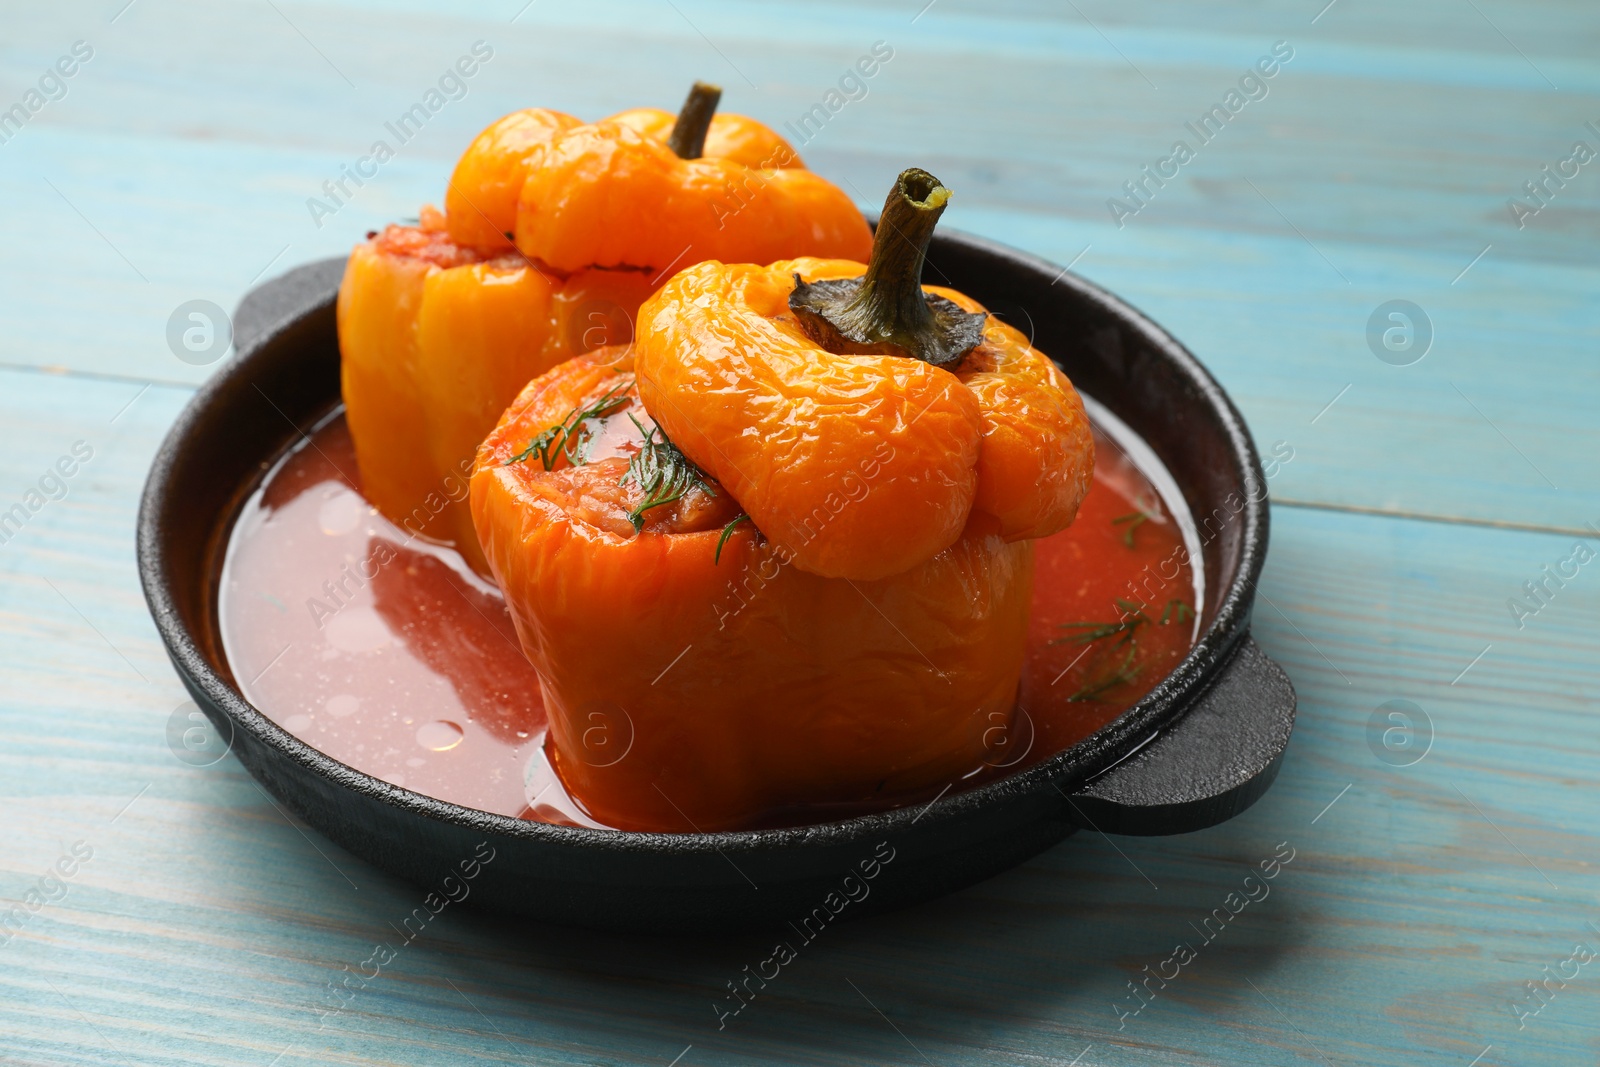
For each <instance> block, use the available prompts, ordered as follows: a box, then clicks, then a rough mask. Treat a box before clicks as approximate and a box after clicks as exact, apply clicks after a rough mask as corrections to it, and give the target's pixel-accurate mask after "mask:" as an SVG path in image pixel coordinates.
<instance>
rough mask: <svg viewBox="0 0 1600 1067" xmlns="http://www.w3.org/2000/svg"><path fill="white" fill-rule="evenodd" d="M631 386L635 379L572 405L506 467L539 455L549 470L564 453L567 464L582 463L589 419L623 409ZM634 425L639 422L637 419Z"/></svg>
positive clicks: (551, 469)
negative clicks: (578, 405)
mask: <svg viewBox="0 0 1600 1067" xmlns="http://www.w3.org/2000/svg"><path fill="white" fill-rule="evenodd" d="M631 388H633V379H632V378H629V379H627V380H626V381H624V382H620V383H619V384H617V385H614V386H612V387H611V388H610V389H607V390H606V391H605V392H604V393H603V394H601V396H600V399H598V400H596V401H594V402H593V403H592V404H588V405H585V406H584V407H581V408H573V409H572V410H571V411H570V412H568V413H567V417H566V418H564V419H562V420H561V421H560V422H558V423H556V424H555V425H554V426H552V427H550V428H549V429H548V430H546V431H544V432H543V433H541V434H540V435H539V436H538V437H535V438H534V439H533V440H532V441H529V442H528V447H527V448H525V449H523V450H522V451H521V452H518V453H517V454H516V455H514V456H512V457H511V458H510V459H508V460H506V466H508V467H509V466H510V465H511V464H513V463H522V462H524V461H525V460H528V459H531V458H532V457H534V456H538V457H539V462H540V463H542V464H544V469H545V470H547V471H553V470H555V469H556V464H557V463H559V462H560V461H561V457H562V456H565V457H566V458H567V462H568V463H573V464H576V463H578V462H580V456H579V450H580V448H581V446H582V445H583V444H584V443H585V442H586V441H587V439H588V437H587V435H586V434H584V433H583V431H584V430H585V429H586V424H587V423H588V421H589V420H590V419H600V418H604V417H605V416H607V415H610V414H612V413H613V412H615V411H616V410H617V409H619V408H621V407H622V406H623V405H624V404H626V403H627V402H628V397H627V392H628V390H629V389H631ZM629 417H630V418H631V417H632V416H629ZM634 425H635V426H637V425H639V424H638V422H637V421H635V422H634ZM641 432H642V431H641Z"/></svg>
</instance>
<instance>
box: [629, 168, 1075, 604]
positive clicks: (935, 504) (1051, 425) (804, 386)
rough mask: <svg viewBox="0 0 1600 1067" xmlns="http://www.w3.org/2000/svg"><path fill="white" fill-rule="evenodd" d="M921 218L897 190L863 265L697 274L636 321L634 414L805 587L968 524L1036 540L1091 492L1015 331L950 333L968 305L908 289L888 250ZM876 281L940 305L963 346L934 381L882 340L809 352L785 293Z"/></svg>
mask: <svg viewBox="0 0 1600 1067" xmlns="http://www.w3.org/2000/svg"><path fill="white" fill-rule="evenodd" d="M902 185H903V183H902ZM926 192H927V193H928V194H929V195H932V190H931V189H930V190H927V191H926ZM945 195H946V196H947V195H948V194H945ZM897 197H898V199H897ZM921 203H923V202H921V201H915V200H913V201H911V203H909V204H908V203H907V202H906V195H905V192H904V190H903V188H902V187H900V186H897V190H896V193H893V194H891V196H890V200H889V203H888V204H887V205H886V207H885V213H884V218H885V220H888V224H886V225H884V226H881V227H880V230H879V234H880V236H879V241H878V244H877V245H876V246H875V248H874V252H873V259H874V262H873V264H872V265H871V266H870V267H868V266H866V265H863V264H861V263H856V262H850V261H841V260H819V259H799V260H789V261H784V262H779V263H774V264H771V265H770V266H765V267H759V266H752V265H748V264H735V265H726V264H722V263H702V264H699V265H697V266H695V267H691V268H689V269H688V270H685V271H683V272H681V273H680V274H678V275H677V276H676V277H675V278H673V279H672V280H671V281H670V282H668V283H667V284H666V285H665V286H664V287H663V288H662V289H661V291H660V292H658V293H657V294H656V295H655V296H653V297H651V298H650V299H649V300H648V301H646V302H645V305H644V307H643V308H641V309H640V317H639V329H638V339H637V349H638V350H637V361H638V378H639V388H640V393H641V395H642V396H643V398H644V403H645V406H646V407H647V408H648V409H649V410H650V411H651V413H652V414H653V415H654V416H655V418H656V420H657V421H658V422H659V423H660V425H661V427H662V429H663V431H664V432H665V433H666V434H667V436H669V437H670V438H671V439H672V440H673V441H674V442H676V444H677V446H678V447H679V448H680V449H682V450H683V452H684V453H685V454H686V455H687V456H688V457H689V458H690V459H691V460H693V461H694V462H695V463H696V464H698V465H699V466H700V467H702V468H703V469H704V470H705V471H707V472H708V473H709V474H711V475H712V476H713V477H715V478H716V479H717V480H718V481H719V482H720V483H722V484H723V485H725V486H727V487H728V489H729V490H730V491H731V492H732V493H733V495H734V496H735V497H737V498H738V500H739V502H740V503H741V504H742V505H743V506H744V509H745V511H746V512H748V513H749V515H750V517H751V519H752V520H753V521H754V523H755V526H756V527H757V528H758V529H760V530H761V531H762V533H763V534H765V535H766V536H767V537H768V538H770V539H771V540H772V542H773V543H774V544H775V545H778V546H780V547H781V548H783V549H784V550H785V551H787V552H788V553H789V554H790V555H792V557H793V559H794V563H795V566H796V567H798V568H800V569H801V570H805V571H810V572H811V573H813V574H819V575H823V576H827V577H837V578H851V579H871V578H882V577H886V576H888V575H892V574H896V573H899V572H900V571H903V570H906V569H907V568H909V567H912V566H915V565H916V564H918V563H921V562H922V561H924V560H926V559H928V558H930V557H931V556H933V555H934V554H936V553H938V552H941V551H943V550H944V549H946V548H948V547H949V546H950V545H952V544H954V543H955V541H956V539H957V538H959V537H960V536H961V534H962V531H963V530H964V529H965V528H966V527H967V525H968V523H969V522H970V521H971V520H972V518H973V517H974V516H975V515H984V516H987V517H988V518H989V519H992V520H993V524H992V527H993V528H994V529H996V530H997V531H998V532H999V533H1000V534H1001V536H1003V537H1005V538H1006V539H1008V540H1023V539H1033V538H1039V537H1046V536H1048V535H1050V534H1052V533H1055V532H1057V531H1058V530H1062V529H1065V528H1066V527H1067V526H1068V525H1069V524H1070V523H1071V522H1072V519H1073V517H1074V516H1075V515H1076V514H1077V510H1078V505H1079V504H1080V503H1081V502H1082V500H1083V497H1084V495H1085V494H1086V493H1087V492H1088V489H1089V481H1090V478H1091V476H1092V474H1093V470H1094V444H1093V438H1092V436H1091V433H1090V428H1089V422H1088V418H1087V416H1086V415H1085V413H1084V409H1083V402H1082V400H1081V399H1080V398H1079V397H1078V395H1077V392H1076V391H1075V390H1074V389H1073V388H1072V385H1071V383H1069V382H1068V381H1067V379H1066V376H1065V375H1063V374H1062V373H1061V371H1060V370H1059V369H1058V368H1057V367H1056V365H1055V364H1054V363H1053V362H1052V361H1051V360H1050V358H1049V357H1048V356H1046V355H1044V354H1043V353H1042V352H1040V351H1038V350H1037V349H1035V348H1034V347H1033V346H1032V345H1030V344H1029V343H1028V340H1027V338H1026V337H1024V336H1023V335H1022V334H1021V333H1020V332H1018V331H1017V330H1016V329H1015V328H1014V327H1012V326H1010V325H1007V324H1006V323H1003V322H1001V321H999V320H998V319H995V318H993V317H992V316H983V317H979V318H962V316H963V315H967V316H976V315H977V313H981V312H982V310H983V308H982V306H981V305H979V304H978V302H977V301H975V300H972V299H971V298H969V297H967V296H965V295H964V294H962V293H959V292H956V291H954V290H950V289H943V288H939V287H936V286H926V287H923V286H921V285H920V282H919V280H918V277H917V276H920V272H921V259H922V253H921V251H920V250H919V249H916V248H913V247H911V246H910V245H909V244H908V243H907V242H906V241H905V240H903V238H906V237H914V235H915V227H916V225H917V221H918V220H917V216H916V215H915V212H916V211H917V210H918V207H917V206H916V205H920V204H921ZM942 206H943V200H942V199H940V200H939V204H938V210H942ZM907 212H911V213H912V215H911V217H910V218H907V217H906V216H907ZM933 218H934V219H936V218H937V210H936V211H934V212H933ZM923 221H924V222H925V224H926V226H927V232H931V228H932V219H924V220H923ZM896 257H898V258H896ZM874 272H875V273H876V275H877V278H878V280H879V282H880V290H882V289H884V288H889V287H890V286H888V285H887V282H888V280H889V279H888V278H887V276H888V275H891V274H895V273H897V272H898V274H900V275H907V274H908V273H909V280H907V278H906V277H900V278H899V279H898V280H899V281H901V282H904V283H905V286H904V287H910V286H915V289H914V295H915V296H916V298H918V299H923V298H925V296H933V297H937V298H943V300H944V301H946V302H948V305H947V306H948V309H949V312H950V314H951V315H952V316H954V317H955V318H957V319H958V320H960V321H957V322H956V323H955V329H956V330H957V331H958V332H960V333H962V334H963V335H964V336H966V338H967V339H968V340H970V341H974V342H975V344H974V345H973V346H972V347H970V348H967V349H966V350H965V351H964V352H962V353H960V355H959V356H958V357H952V358H951V360H950V361H949V362H947V363H946V364H945V365H944V366H935V365H933V364H931V363H929V362H926V361H924V360H923V359H921V358H913V357H911V356H908V355H907V354H905V350H904V349H903V348H902V347H901V346H900V345H898V344H894V343H889V342H881V341H880V342H876V343H867V342H863V343H859V344H854V343H848V342H846V343H845V344H844V347H845V348H847V349H849V350H848V351H839V352H835V351H829V350H828V349H827V348H825V347H823V344H822V343H820V342H819V341H818V340H817V337H816V330H815V329H814V328H813V327H812V326H811V325H810V324H808V323H807V322H805V321H803V319H802V318H801V317H800V316H798V315H797V314H796V312H795V311H794V310H793V308H792V306H791V305H792V304H793V303H795V302H796V294H797V293H798V292H800V291H801V290H802V289H803V287H804V285H805V284H807V283H816V282H830V281H834V280H841V279H863V280H865V279H867V278H870V277H872V276H873V273H874ZM855 284H858V285H859V284H860V283H855ZM840 292H841V293H845V295H848V293H847V292H846V291H845V290H843V289H841V290H840ZM903 295H904V294H903V293H898V294H891V296H892V297H893V299H899V297H900V296H903ZM891 302H892V301H891ZM880 310H881V309H880ZM880 317H881V316H880ZM908 343H915V339H911V340H910V341H908ZM929 343H930V344H934V345H938V344H940V343H942V339H940V338H937V337H934V338H930V339H929ZM891 353H898V354H891ZM941 354H943V353H942V352H941ZM876 450H883V452H884V453H885V454H886V455H888V456H889V457H890V458H889V459H887V460H886V461H885V462H883V463H882V464H880V465H879V466H878V467H877V469H876V471H875V473H874V474H873V476H872V477H871V478H866V477H864V476H863V473H862V472H861V471H860V470H859V467H858V462H857V457H859V456H862V455H868V454H872V453H873V452H874V451H876Z"/></svg>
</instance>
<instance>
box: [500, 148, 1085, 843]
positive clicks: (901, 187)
mask: <svg viewBox="0 0 1600 1067" xmlns="http://www.w3.org/2000/svg"><path fill="white" fill-rule="evenodd" d="M919 175H920V177H919ZM924 179H925V180H924ZM947 196H948V193H947V191H945V190H943V187H942V186H939V185H938V184H937V182H936V181H935V180H933V179H932V178H931V176H927V175H921V172H907V174H906V175H902V176H901V180H900V182H899V183H898V184H897V187H896V192H895V194H893V195H891V197H890V203H889V204H888V205H886V207H885V212H884V220H885V225H883V226H880V228H879V231H878V232H879V236H878V238H877V242H876V244H875V246H874V249H873V253H872V264H871V265H870V266H868V267H866V268H863V267H862V266H861V264H859V263H841V262H837V261H834V262H828V261H820V260H795V261H786V262H781V263H778V264H774V265H773V266H771V267H752V266H738V265H735V266H725V265H723V264H720V263H707V264H702V265H700V266H699V267H695V268H691V269H690V270H689V271H686V272H684V273H683V274H682V275H680V276H679V277H678V278H677V279H675V280H674V281H673V282H672V283H669V285H668V286H667V287H666V288H664V289H663V290H662V292H661V293H660V294H658V295H657V296H656V297H653V298H651V300H650V301H649V302H647V304H646V306H645V308H644V309H643V311H642V312H641V318H640V323H639V329H638V334H637V337H636V340H635V344H634V345H633V346H631V347H630V348H623V349H616V348H613V349H604V350H599V351H596V352H594V353H590V354H589V355H587V356H582V357H579V358H576V359H574V360H572V361H570V362H568V363H566V364H564V365H562V366H560V367H557V368H555V369H554V370H552V371H550V372H549V373H547V374H545V375H544V376H542V377H540V378H538V379H536V380H534V381H533V382H531V383H530V384H529V385H528V387H527V389H525V390H524V391H523V393H522V394H521V396H519V397H518V398H517V400H516V402H515V403H514V404H513V405H512V406H511V408H510V409H509V410H508V411H507V412H506V414H505V415H504V417H503V418H502V419H501V422H500V424H499V425H498V426H497V427H496V428H495V430H494V431H493V432H492V433H491V434H490V435H489V437H488V438H487V439H486V440H485V441H484V444H483V447H482V448H481V449H480V450H479V453H478V458H477V467H476V470H475V472H474V474H473V478H472V489H471V492H472V512H473V518H474V521H475V523H476V526H477V530H478V535H479V539H480V541H481V544H482V547H483V551H484V554H485V556H486V557H487V559H488V561H489V566H490V570H491V572H492V573H493V575H494V577H495V579H496V580H497V581H498V582H499V584H500V588H501V590H502V591H503V592H504V594H505V596H506V600H507V603H508V605H509V606H510V608H511V613H512V618H513V620H514V622H515V624H516V627H517V633H518V636H519V639H520V641H521V644H522V647H523V650H524V652H525V653H526V654H527V656H528V658H529V659H530V660H531V661H532V663H533V664H534V666H535V667H536V668H537V670H538V672H539V676H540V682H541V686H542V690H543V694H544V700H545V708H546V712H547V714H548V716H549V721H550V734H549V738H548V741H547V746H548V750H549V752H550V755H551V758H552V763H553V764H554V766H555V768H556V770H557V772H558V773H559V774H560V775H561V778H562V780H563V782H564V784H565V785H566V787H567V789H568V790H569V792H570V793H571V794H572V795H573V797H574V798H576V799H577V800H578V801H579V802H580V803H582V804H583V805H584V806H585V807H586V808H587V809H588V810H589V811H590V813H591V814H593V815H594V816H595V817H597V818H599V819H600V820H601V821H603V822H606V823H608V824H610V825H613V826H618V827H622V828H627V829H638V830H659V831H683V830H720V829H731V828H737V827H745V826H751V825H761V824H770V823H772V822H779V821H783V820H784V819H785V818H786V817H787V816H786V814H785V813H788V814H789V815H793V814H794V812H795V811H796V810H797V809H800V808H808V807H809V808H810V809H811V811H812V813H813V814H814V813H815V812H816V811H817V810H823V811H828V810H832V811H836V812H841V813H843V812H848V811H854V810H860V809H862V808H865V807H871V806H873V805H879V806H881V805H885V804H888V803H892V802H893V800H894V798H896V797H905V796H908V795H914V794H917V793H918V791H924V792H928V793H931V792H932V791H935V790H937V789H939V788H941V787H942V786H944V785H947V784H949V783H952V782H954V781H956V780H957V779H959V778H960V777H962V776H963V775H965V774H967V773H969V772H970V771H972V770H975V769H977V768H978V767H979V766H980V765H981V764H982V762H983V761H984V759H985V757H986V756H987V755H989V754H990V747H991V745H992V743H993V742H994V740H995V738H996V730H997V728H1000V733H1001V736H1003V728H1004V727H1005V726H1006V725H1008V724H1009V722H1010V719H1011V715H1012V711H1013V706H1014V702H1015V697H1016V690H1017V684H1018V679H1019V677H1020V672H1021V668H1022V659H1023V651H1024V641H1025V637H1026V630H1027V623H1028V611H1029V606H1030V602H1031V597H1032V573H1033V571H1032V567H1033V544H1032V538H1034V537H1037V536H1043V535H1044V534H1046V533H1051V532H1054V531H1055V530H1057V529H1060V528H1062V527H1064V526H1065V525H1067V524H1068V523H1070V522H1071V520H1072V518H1073V515H1074V514H1075V512H1076V509H1077V506H1078V504H1079V502H1080V501H1081V499H1082V496H1083V494H1084V492H1085V491H1086V490H1087V486H1088V479H1089V477H1090V472H1091V471H1092V469H1093V444H1092V440H1091V438H1090V436H1089V431H1088V424H1087V421H1086V420H1085V419H1084V415H1083V409H1082V403H1081V401H1080V400H1079V398H1078V397H1077V395H1076V394H1075V393H1074V392H1073V390H1072V387H1071V385H1070V384H1069V383H1068V382H1067V380H1066V379H1065V377H1063V376H1062V375H1061V374H1060V372H1059V371H1056V370H1055V369H1054V367H1053V365H1052V364H1050V363H1049V361H1048V360H1047V359H1046V358H1045V357H1044V356H1043V355H1041V354H1040V353H1038V352H1037V351H1036V350H1035V349H1033V348H1031V347H1030V346H1029V345H1028V344H1027V342H1026V340H1025V339H1024V338H1022V337H1021V336H1020V335H1018V334H1017V333H1016V332H1015V331H1014V330H1011V329H1010V328H1009V327H1006V326H1004V325H1003V324H999V323H993V322H986V321H985V316H983V314H982V313H981V311H980V310H979V309H978V308H977V305H976V304H975V303H973V302H972V301H970V300H967V299H966V298H965V297H962V296H961V295H960V294H957V293H948V295H947V296H944V297H940V296H938V295H937V294H935V295H932V296H929V295H925V294H924V291H923V289H922V288H921V285H920V271H921V263H922V257H923V252H924V250H925V248H926V243H927V239H928V236H929V235H930V234H931V231H932V226H933V223H934V221H935V220H936V219H937V217H938V214H939V211H940V210H942V205H943V201H944V198H945V197H947ZM863 272H864V273H863ZM796 274H798V275H800V276H801V277H810V278H812V279H814V280H813V282H811V283H804V284H798V283H797V281H796V277H795V276H796ZM819 285H820V286H823V288H822V289H818V288H817V286H819ZM808 286H809V288H808ZM829 287H831V288H829ZM869 288H873V289H876V290H877V291H878V292H879V293H880V296H879V297H877V298H873V297H870V296H869V297H868V298H864V299H863V300H862V302H861V304H862V307H864V308H865V310H864V311H862V310H860V309H859V308H858V312H857V314H856V315H855V319H854V320H852V318H851V316H850V315H848V314H840V313H839V307H837V306H835V305H836V304H839V303H840V302H841V301H842V303H844V304H849V303H850V301H851V300H853V299H856V298H858V297H860V296H861V292H862V291H863V290H867V289H869ZM874 300H878V304H874V302H873V301H874ZM795 303H798V304H800V305H801V306H802V310H800V311H794V310H792V308H791V305H792V304H795ZM879 305H881V306H879ZM919 307H920V311H921V317H919V316H918V314H917V308H919ZM818 318H820V319H823V320H824V322H825V325H818V324H817V323H816V322H814V321H812V320H813V319H818ZM875 331H876V333H875ZM879 334H881V335H882V336H878V335H879ZM864 350H871V351H864ZM930 357H933V358H934V359H936V360H938V361H940V362H942V363H943V364H944V366H943V367H941V366H936V365H933V364H932V363H930V362H929V358H930ZM1057 467H1059V468H1060V469H1056V468H1057ZM980 504H981V506H980ZM751 520H753V521H751ZM808 521H809V522H812V523H813V526H812V527H811V528H810V529H809V530H808V531H805V532H803V533H799V534H797V533H796V532H795V530H794V529H793V528H794V527H802V528H803V527H804V524H805V523H806V522H808ZM930 530H931V531H932V532H931V533H930V532H929V531H930Z"/></svg>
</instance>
